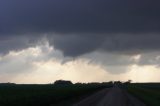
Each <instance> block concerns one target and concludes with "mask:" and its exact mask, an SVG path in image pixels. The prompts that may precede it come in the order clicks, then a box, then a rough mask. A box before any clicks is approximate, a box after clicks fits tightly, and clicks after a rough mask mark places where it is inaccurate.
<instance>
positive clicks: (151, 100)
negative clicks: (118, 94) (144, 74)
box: [128, 83, 160, 106]
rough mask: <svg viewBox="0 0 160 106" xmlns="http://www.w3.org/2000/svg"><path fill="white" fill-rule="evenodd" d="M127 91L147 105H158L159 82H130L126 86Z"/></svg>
mask: <svg viewBox="0 0 160 106" xmlns="http://www.w3.org/2000/svg"><path fill="white" fill-rule="evenodd" d="M128 91H129V92H130V93H131V94H133V95H135V96H136V97H137V98H139V99H141V100H142V101H143V102H144V103H146V104H147V105H148V106H160V84H158V83H148V84H147V83H145V84H144V83H141V84H132V85H130V86H129V87H128Z"/></svg>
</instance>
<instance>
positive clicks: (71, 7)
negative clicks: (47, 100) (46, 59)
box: [0, 0, 160, 57]
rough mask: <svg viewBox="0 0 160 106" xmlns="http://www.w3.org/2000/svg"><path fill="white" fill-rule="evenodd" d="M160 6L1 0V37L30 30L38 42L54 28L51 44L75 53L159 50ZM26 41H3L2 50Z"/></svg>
mask: <svg viewBox="0 0 160 106" xmlns="http://www.w3.org/2000/svg"><path fill="white" fill-rule="evenodd" d="M159 4H160V2H159V1H158V0H155V1H153V0H152V1H151V0H132V1H131V0H47V1H44V0H38V1H36V0H32V1H26V0H14V1H13V0H1V1H0V14H1V15H0V36H1V38H5V37H9V38H10V39H12V38H11V36H13V35H17V36H16V37H17V38H19V36H18V35H22V34H26V33H27V34H28V35H27V34H26V35H25V36H26V37H28V39H29V40H30V39H31V38H30V37H31V36H32V37H33V36H35V38H37V40H38V39H39V38H40V36H39V34H41V33H52V32H54V33H57V35H55V34H50V35H48V36H47V37H48V38H49V41H50V44H53V45H54V46H55V47H56V48H58V49H60V50H62V51H63V52H64V54H65V55H67V56H73V57H75V56H79V55H81V54H85V53H88V52H92V51H95V50H102V51H110V52H114V51H116V52H126V53H136V52H141V51H150V50H152V49H153V50H159V49H160V47H159V46H158V45H159V44H160V43H159V39H160V37H159V33H160V31H159V29H160V12H159V11H160V7H159ZM33 33H38V34H33ZM13 37H15V36H13ZM0 41H3V39H2V40H0ZM23 41H24V39H23V40H15V43H10V42H9V41H8V44H7V43H1V46H0V49H2V48H3V49H4V48H6V50H5V51H7V50H9V49H11V48H12V49H14V48H23V47H28V46H29V45H28V44H24V43H23ZM19 42H20V43H19ZM9 45H13V47H12V46H9ZM14 45H15V46H14ZM19 46H20V47H19ZM2 51H3V50H2Z"/></svg>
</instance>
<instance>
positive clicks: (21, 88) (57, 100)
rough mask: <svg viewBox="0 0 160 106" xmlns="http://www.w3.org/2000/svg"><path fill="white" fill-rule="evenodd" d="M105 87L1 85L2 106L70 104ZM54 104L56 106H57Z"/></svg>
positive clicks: (85, 85) (92, 85)
mask: <svg viewBox="0 0 160 106" xmlns="http://www.w3.org/2000/svg"><path fill="white" fill-rule="evenodd" d="M104 87H110V85H106V84H72V85H53V84H46V85H16V84H15V85H14V84H13V85H12V84H7V85H3V84H2V85H1V84H0V106H49V105H51V104H55V105H56V104H63V103H65V105H67V104H68V105H69V104H72V103H73V102H75V101H76V102H77V100H78V99H80V98H81V97H83V96H85V95H89V94H91V93H93V92H96V91H97V90H100V89H102V88H104ZM55 105H54V106H55Z"/></svg>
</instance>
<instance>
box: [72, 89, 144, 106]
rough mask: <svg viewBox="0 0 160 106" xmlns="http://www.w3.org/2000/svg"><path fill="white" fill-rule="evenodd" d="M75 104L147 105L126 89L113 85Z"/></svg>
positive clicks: (105, 105) (84, 105) (86, 105)
mask: <svg viewBox="0 0 160 106" xmlns="http://www.w3.org/2000/svg"><path fill="white" fill-rule="evenodd" d="M74 106H146V105H145V104H144V103H142V102H141V101H139V100H138V99H136V98H135V97H133V96H132V95H130V94H129V93H127V92H126V91H124V90H122V89H120V88H118V87H113V88H111V89H110V90H109V89H104V90H102V91H99V92H97V93H96V94H94V95H92V96H90V97H88V98H86V99H84V100H82V101H80V102H79V103H77V104H74Z"/></svg>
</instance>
